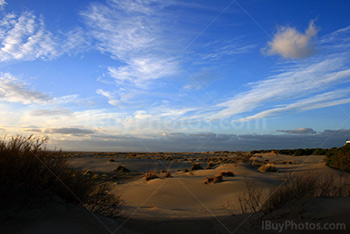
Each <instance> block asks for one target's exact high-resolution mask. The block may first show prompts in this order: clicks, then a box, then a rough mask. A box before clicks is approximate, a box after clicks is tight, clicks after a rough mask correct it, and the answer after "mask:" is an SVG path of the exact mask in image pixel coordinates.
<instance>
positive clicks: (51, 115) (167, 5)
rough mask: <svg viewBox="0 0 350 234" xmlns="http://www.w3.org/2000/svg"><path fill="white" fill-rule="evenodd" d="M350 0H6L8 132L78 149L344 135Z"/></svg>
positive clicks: (349, 109)
mask: <svg viewBox="0 0 350 234" xmlns="http://www.w3.org/2000/svg"><path fill="white" fill-rule="evenodd" d="M349 10H350V2H349V1H342V0H339V1H326V0H325V1H311V0H310V1H300V0H296V1H294V0H293V1H292V0H287V1H270V0H266V1H255V0H249V1H242V0H233V1H231V0H230V1H229V0H220V1H209V0H208V1H206V0H200V1H199V0H198V1H185V0H169V1H161V0H144V1H141V0H123V1H118V0H100V1H99V0H92V1H68V0H50V1H43V0H30V1H29V0H25V1H23V0H11V1H10V0H0V134H1V135H3V136H13V135H15V134H21V135H25V136H27V135H28V136H29V135H31V134H34V135H35V136H48V137H49V138H50V141H49V146H50V147H57V148H59V149H63V150H76V151H79V150H80V151H142V152H154V151H196V152H201V151H217V150H230V151H238V150H253V149H282V148H307V147H312V148H317V147H321V148H330V147H339V146H341V145H343V144H344V143H345V140H346V138H350V15H349V14H348V13H349Z"/></svg>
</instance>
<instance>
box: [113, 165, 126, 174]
mask: <svg viewBox="0 0 350 234" xmlns="http://www.w3.org/2000/svg"><path fill="white" fill-rule="evenodd" d="M114 171H115V172H130V170H129V169H127V168H126V167H125V166H124V165H119V166H118V167H117V168H116V169H114Z"/></svg>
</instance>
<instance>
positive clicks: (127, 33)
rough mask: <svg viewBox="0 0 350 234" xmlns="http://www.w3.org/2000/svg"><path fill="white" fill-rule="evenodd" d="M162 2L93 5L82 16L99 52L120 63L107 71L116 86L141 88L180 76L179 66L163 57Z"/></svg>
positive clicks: (124, 2)
mask: <svg viewBox="0 0 350 234" xmlns="http://www.w3.org/2000/svg"><path fill="white" fill-rule="evenodd" d="M165 5H166V3H163V2H162V1H154V0H150V1H142V2H141V1H136V0H133V1H122V2H117V1H107V3H106V4H102V3H92V4H90V6H89V7H88V8H87V9H86V10H85V11H83V12H82V13H81V15H82V16H83V18H84V21H85V22H86V24H87V25H88V27H89V29H90V31H91V35H92V36H93V37H94V38H95V39H96V40H97V49H98V50H100V51H101V52H103V53H106V54H108V55H109V56H110V57H111V58H113V59H115V60H117V61H119V62H121V63H122V64H121V65H119V66H110V67H108V74H109V76H110V77H112V78H114V79H115V81H116V82H117V84H129V85H132V86H134V85H135V86H138V87H142V86H144V85H146V83H147V82H148V81H151V80H154V79H159V78H163V77H166V76H169V75H172V74H175V73H176V72H177V66H178V64H177V62H176V61H175V60H174V59H173V58H172V57H171V56H169V55H168V54H166V53H164V48H165V45H164V44H163V43H164V41H163V40H162V37H161V26H160V20H161V17H160V15H161V11H160V10H161V9H162V8H163V7H165Z"/></svg>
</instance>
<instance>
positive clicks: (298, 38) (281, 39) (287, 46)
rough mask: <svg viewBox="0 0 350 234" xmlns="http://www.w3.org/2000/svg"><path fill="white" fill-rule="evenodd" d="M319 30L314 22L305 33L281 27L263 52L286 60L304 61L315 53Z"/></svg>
mask: <svg viewBox="0 0 350 234" xmlns="http://www.w3.org/2000/svg"><path fill="white" fill-rule="evenodd" d="M317 32H318V29H317V28H316V26H315V24H314V21H311V22H310V23H309V27H308V28H307V29H306V30H305V33H301V32H298V31H297V30H296V29H295V28H293V27H280V28H279V29H278V31H277V33H276V34H275V35H274V37H273V39H272V40H271V41H269V42H268V45H267V47H265V48H264V49H262V52H263V53H264V54H267V55H274V54H278V55H281V56H282V57H283V58H285V59H302V58H306V57H309V56H311V55H312V54H314V53H315V51H316V49H315V45H316V43H315V39H316V36H317Z"/></svg>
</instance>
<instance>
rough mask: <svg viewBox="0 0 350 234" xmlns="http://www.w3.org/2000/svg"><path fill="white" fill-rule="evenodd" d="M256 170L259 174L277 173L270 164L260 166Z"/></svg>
mask: <svg viewBox="0 0 350 234" xmlns="http://www.w3.org/2000/svg"><path fill="white" fill-rule="evenodd" d="M258 170H259V171H260V172H278V169H277V168H276V167H275V166H274V165H273V164H271V163H268V164H265V165H262V166H261V167H259V169H258Z"/></svg>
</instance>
